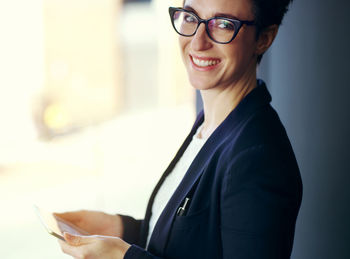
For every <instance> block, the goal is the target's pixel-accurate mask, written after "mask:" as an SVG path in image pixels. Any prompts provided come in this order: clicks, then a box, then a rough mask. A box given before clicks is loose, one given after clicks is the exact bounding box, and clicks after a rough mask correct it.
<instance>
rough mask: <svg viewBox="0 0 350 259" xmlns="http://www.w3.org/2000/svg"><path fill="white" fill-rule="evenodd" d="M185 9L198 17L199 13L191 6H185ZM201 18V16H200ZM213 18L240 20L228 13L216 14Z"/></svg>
mask: <svg viewBox="0 0 350 259" xmlns="http://www.w3.org/2000/svg"><path fill="white" fill-rule="evenodd" d="M183 9H185V10H188V11H191V12H193V13H195V14H196V15H198V13H197V12H196V10H195V9H193V7H191V6H190V5H185V6H184V7H183ZM198 16H199V15H198ZM212 17H224V18H229V19H235V20H237V19H238V18H237V17H236V16H234V15H231V14H227V13H215V14H214V16H212Z"/></svg>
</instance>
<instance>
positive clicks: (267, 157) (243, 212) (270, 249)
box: [220, 146, 301, 259]
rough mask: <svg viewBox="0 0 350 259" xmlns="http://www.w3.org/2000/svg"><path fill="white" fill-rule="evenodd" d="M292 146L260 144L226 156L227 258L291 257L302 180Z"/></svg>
mask: <svg viewBox="0 0 350 259" xmlns="http://www.w3.org/2000/svg"><path fill="white" fill-rule="evenodd" d="M288 152H289V151H288V150H287V152H286V150H272V149H271V148H268V147H264V146H257V147H252V148H249V149H246V150H244V151H242V152H240V153H239V154H238V155H237V156H236V157H235V158H234V159H233V160H232V158H231V161H229V160H227V161H229V162H227V163H226V166H224V167H225V169H224V168H223V169H222V170H225V174H224V178H223V185H222V189H221V194H220V199H221V202H220V220H221V226H220V233H221V238H222V246H223V247H222V252H223V258H224V259H232V258H235V259H289V258H290V254H291V250H292V243H293V238H294V229H295V222H296V217H297V214H298V211H299V207H300V201H301V186H300V184H301V182H300V181H299V180H300V179H299V176H300V174H299V169H298V167H297V165H296V162H295V160H294V155H292V153H290V152H289V153H288ZM286 154H287V155H286Z"/></svg>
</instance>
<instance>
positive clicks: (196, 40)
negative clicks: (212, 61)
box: [191, 23, 213, 51]
mask: <svg viewBox="0 0 350 259" xmlns="http://www.w3.org/2000/svg"><path fill="white" fill-rule="evenodd" d="M212 45H213V44H212V42H211V40H210V38H209V36H208V34H207V32H206V30H205V24H204V23H201V24H200V25H199V27H198V29H197V32H196V34H195V35H193V37H192V41H191V47H192V49H193V50H197V51H203V50H207V49H210V48H211V47H212Z"/></svg>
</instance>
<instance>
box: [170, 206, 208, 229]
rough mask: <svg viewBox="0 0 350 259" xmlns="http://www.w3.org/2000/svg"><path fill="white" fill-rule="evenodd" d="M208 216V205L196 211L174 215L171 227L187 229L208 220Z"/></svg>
mask: <svg viewBox="0 0 350 259" xmlns="http://www.w3.org/2000/svg"><path fill="white" fill-rule="evenodd" d="M208 216H209V206H206V207H205V208H203V209H201V210H199V211H196V212H191V211H189V214H188V215H185V216H177V215H176V216H175V220H174V224H173V229H189V228H194V227H196V226H198V225H200V224H203V223H205V222H207V221H208Z"/></svg>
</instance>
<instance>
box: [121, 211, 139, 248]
mask: <svg viewBox="0 0 350 259" xmlns="http://www.w3.org/2000/svg"><path fill="white" fill-rule="evenodd" d="M118 215H119V216H120V217H121V218H122V223H123V229H124V231H123V232H124V233H123V240H124V241H126V242H127V243H129V244H139V239H140V231H141V224H142V220H137V219H134V218H133V217H130V216H126V215H121V214H118Z"/></svg>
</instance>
